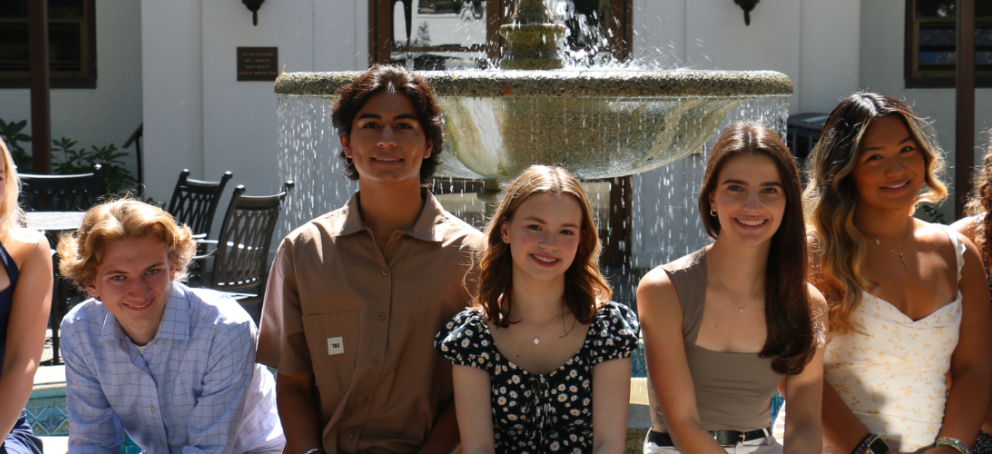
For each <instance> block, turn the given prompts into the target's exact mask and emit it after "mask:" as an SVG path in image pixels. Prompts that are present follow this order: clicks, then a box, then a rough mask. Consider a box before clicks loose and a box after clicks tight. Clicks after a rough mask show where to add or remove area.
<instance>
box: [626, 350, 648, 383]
mask: <svg viewBox="0 0 992 454" xmlns="http://www.w3.org/2000/svg"><path fill="white" fill-rule="evenodd" d="M630 376H631V377H647V376H648V365H647V362H645V360H644V342H639V343H638V344H637V350H634V353H632V354H631V355H630Z"/></svg>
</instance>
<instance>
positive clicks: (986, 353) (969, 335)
mask: <svg viewBox="0 0 992 454" xmlns="http://www.w3.org/2000/svg"><path fill="white" fill-rule="evenodd" d="M965 243H966V245H967V247H968V250H967V251H965V258H964V267H963V268H962V270H961V282H960V284H959V290H960V291H961V294H962V296H963V299H962V303H961V305H962V311H963V313H962V314H961V328H960V338H959V340H958V345H957V347H956V348H955V349H954V354H953V355H952V356H951V378H952V382H953V386H951V389H950V391H949V392H948V393H947V404H946V406H945V407H944V423H943V425H942V426H941V429H940V433H939V434H938V436H939V437H954V438H957V439H959V440H961V441H963V442H964V443H965V444H967V445H968V446H972V445H973V444H974V443H975V437H976V436H977V435H978V430H979V429H980V428H981V425H982V422H983V421H984V420H985V415H986V412H987V410H988V407H989V399H990V396H992V333H990V331H989V330H988V327H989V325H990V324H992V307H990V305H989V288H988V281H987V280H986V277H985V271H984V267H983V266H982V262H981V259H980V258H979V254H978V250H977V248H976V247H975V245H974V244H972V243H971V242H970V241H965ZM934 449H935V450H937V449H940V450H947V449H950V448H947V447H938V448H934Z"/></svg>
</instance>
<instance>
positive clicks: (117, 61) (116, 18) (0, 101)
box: [0, 0, 142, 171]
mask: <svg viewBox="0 0 992 454" xmlns="http://www.w3.org/2000/svg"><path fill="white" fill-rule="evenodd" d="M96 13H97V18H98V19H97V21H96V35H97V38H96V58H97V61H96V66H97V80H96V88H95V89H86V88H73V89H53V90H52V91H51V115H52V120H51V121H52V138H53V139H59V138H61V137H68V138H70V139H73V140H76V141H78V142H79V143H78V144H77V145H76V147H77V148H87V149H89V147H90V146H91V145H98V146H104V145H107V144H110V143H113V144H115V145H117V147H118V148H120V147H122V146H123V145H124V142H125V141H127V139H128V137H130V136H131V133H133V132H134V130H135V129H137V128H138V125H139V124H141V121H142V113H141V111H142V106H141V78H142V65H141V40H140V39H138V38H139V37H140V36H141V25H142V24H141V3H140V2H135V1H132V0H97V1H96ZM30 96H31V93H30V90H28V89H0V118H3V119H4V120H5V121H8V122H11V121H21V120H28V126H27V127H26V128H25V129H24V131H23V132H25V133H27V134H31V98H30ZM24 147H25V149H27V150H28V152H29V153H30V149H31V145H30V144H24ZM133 150H134V148H131V149H130V151H132V152H133ZM53 157H54V158H55V159H56V160H59V159H61V155H59V154H55V156H53ZM123 160H124V161H125V162H126V164H127V165H128V166H129V167H130V168H131V169H132V171H135V170H136V169H137V165H136V161H135V159H134V155H133V154H132V155H130V156H128V157H126V158H124V159H123Z"/></svg>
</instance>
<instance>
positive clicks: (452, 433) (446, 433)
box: [417, 401, 461, 454]
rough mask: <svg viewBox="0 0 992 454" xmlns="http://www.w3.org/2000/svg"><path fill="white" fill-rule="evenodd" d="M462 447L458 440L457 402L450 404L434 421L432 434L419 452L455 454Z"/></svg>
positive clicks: (421, 453)
mask: <svg viewBox="0 0 992 454" xmlns="http://www.w3.org/2000/svg"><path fill="white" fill-rule="evenodd" d="M459 446H461V441H460V439H459V438H458V419H457V417H456V416H455V402H454V401H452V402H448V405H446V406H445V407H444V411H442V412H441V416H440V417H438V418H437V421H434V427H432V428H431V434H430V435H428V436H427V440H425V441H424V445H423V446H421V447H420V450H419V451H417V452H418V453H420V454H431V453H447V454H450V453H453V452H455V451H457V450H458V447H459Z"/></svg>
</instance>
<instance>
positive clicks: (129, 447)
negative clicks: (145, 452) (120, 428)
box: [120, 432, 141, 454]
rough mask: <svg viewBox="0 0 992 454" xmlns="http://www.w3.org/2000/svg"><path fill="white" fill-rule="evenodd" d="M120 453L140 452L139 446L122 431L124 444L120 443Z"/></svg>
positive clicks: (133, 453)
mask: <svg viewBox="0 0 992 454" xmlns="http://www.w3.org/2000/svg"><path fill="white" fill-rule="evenodd" d="M120 454H141V448H139V447H138V445H136V444H134V440H131V437H130V436H128V434H127V433H126V432H125V433H124V444H123V445H121V452H120Z"/></svg>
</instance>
